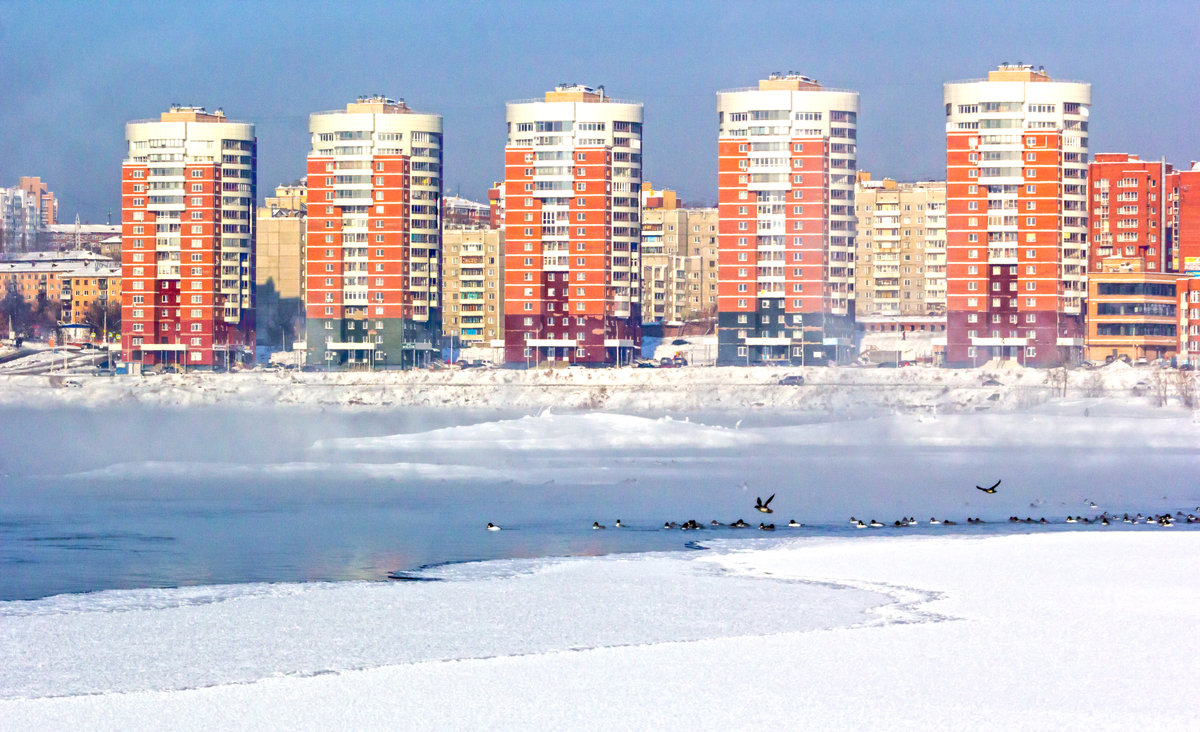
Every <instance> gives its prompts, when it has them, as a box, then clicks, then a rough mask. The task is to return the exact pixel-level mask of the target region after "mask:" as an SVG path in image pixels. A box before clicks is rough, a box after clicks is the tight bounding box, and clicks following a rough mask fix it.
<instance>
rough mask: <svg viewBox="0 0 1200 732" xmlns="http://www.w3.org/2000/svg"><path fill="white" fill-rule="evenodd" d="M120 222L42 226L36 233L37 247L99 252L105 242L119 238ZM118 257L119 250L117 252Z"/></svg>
mask: <svg viewBox="0 0 1200 732" xmlns="http://www.w3.org/2000/svg"><path fill="white" fill-rule="evenodd" d="M120 236H121V225H120V224H81V223H79V222H78V221H76V222H75V223H73V224H51V225H49V226H44V227H42V230H41V231H39V232H38V234H37V248H38V249H39V250H40V251H51V250H53V251H67V250H73V249H74V250H78V249H90V250H91V251H94V252H100V251H102V250H103V249H104V245H105V243H107V242H109V241H111V240H112V239H113V238H114V237H116V238H117V240H118V241H119V240H120ZM117 256H118V258H119V257H120V252H119V251H118V253H117Z"/></svg>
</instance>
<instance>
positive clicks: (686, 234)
mask: <svg viewBox="0 0 1200 732" xmlns="http://www.w3.org/2000/svg"><path fill="white" fill-rule="evenodd" d="M642 218H643V221H642V247H641V249H642V252H641V254H642V258H641V262H642V277H641V284H642V321H643V322H646V323H663V324H666V325H677V324H681V323H685V322H692V321H696V320H702V319H705V318H712V317H715V315H716V311H717V268H718V267H717V209H715V208H646V209H643V211H642Z"/></svg>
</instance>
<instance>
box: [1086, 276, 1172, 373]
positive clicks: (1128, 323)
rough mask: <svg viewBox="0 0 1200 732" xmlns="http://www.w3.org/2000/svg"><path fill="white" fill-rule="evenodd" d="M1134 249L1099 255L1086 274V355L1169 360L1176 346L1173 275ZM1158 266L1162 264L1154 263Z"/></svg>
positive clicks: (1096, 357)
mask: <svg viewBox="0 0 1200 732" xmlns="http://www.w3.org/2000/svg"><path fill="white" fill-rule="evenodd" d="M1150 264H1154V262H1150V263H1148V262H1147V261H1146V259H1145V256H1144V253H1142V255H1141V256H1139V254H1137V253H1135V254H1133V255H1131V256H1129V257H1116V256H1109V257H1105V258H1103V259H1101V260H1100V261H1099V263H1098V264H1097V265H1096V268H1095V269H1093V270H1091V272H1090V273H1089V275H1088V299H1087V358H1088V359H1089V360H1092V361H1107V360H1111V359H1113V358H1117V357H1120V356H1128V357H1129V358H1130V359H1132V360H1136V359H1139V358H1145V359H1147V360H1154V359H1158V358H1163V359H1170V358H1173V357H1174V356H1175V353H1176V350H1177V349H1178V346H1179V339H1178V335H1179V331H1178V326H1179V323H1178V309H1179V302H1178V292H1177V289H1176V283H1177V280H1178V279H1179V278H1178V276H1177V275H1174V274H1171V273H1167V272H1162V271H1158V270H1155V269H1152V268H1151V267H1150ZM1158 264H1161V262H1160V263H1158Z"/></svg>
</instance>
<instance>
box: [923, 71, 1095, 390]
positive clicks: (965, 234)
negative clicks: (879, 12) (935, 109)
mask: <svg viewBox="0 0 1200 732" xmlns="http://www.w3.org/2000/svg"><path fill="white" fill-rule="evenodd" d="M944 100H945V105H946V263H947V273H946V299H947V322H946V339H947V344H946V355H945V362H946V364H947V365H950V366H970V365H973V364H981V363H984V362H986V361H988V360H989V359H991V358H1010V359H1015V360H1017V361H1018V362H1019V363H1022V364H1027V365H1037V366H1050V365H1055V364H1058V363H1062V362H1063V361H1065V360H1070V359H1077V358H1080V357H1082V347H1083V336H1084V330H1083V314H1084V310H1083V300H1084V297H1085V294H1086V287H1085V282H1086V276H1087V269H1086V268H1087V208H1088V205H1087V204H1088V201H1087V166H1088V114H1089V107H1090V103H1091V85H1090V84H1086V83H1080V82H1062V81H1052V80H1051V78H1050V76H1049V75H1048V74H1047V73H1046V72H1045V71H1044V70H1043V69H1035V68H1034V67H1032V66H1028V65H1022V64H1016V65H1013V64H1009V65H1002V66H1000V67H999V68H997V69H996V70H994V71H991V72H990V73H989V74H988V77H987V79H981V80H971V81H961V82H953V83H948V84H946V85H945V92H944Z"/></svg>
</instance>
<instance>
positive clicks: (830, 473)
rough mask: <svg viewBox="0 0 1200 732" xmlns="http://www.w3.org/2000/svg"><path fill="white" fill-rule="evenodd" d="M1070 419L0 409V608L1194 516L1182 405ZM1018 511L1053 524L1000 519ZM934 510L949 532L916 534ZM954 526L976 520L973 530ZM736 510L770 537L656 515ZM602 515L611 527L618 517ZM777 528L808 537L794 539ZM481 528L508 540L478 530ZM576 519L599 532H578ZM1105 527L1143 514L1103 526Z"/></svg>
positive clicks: (1196, 469) (1189, 428)
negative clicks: (993, 487) (744, 543)
mask: <svg viewBox="0 0 1200 732" xmlns="http://www.w3.org/2000/svg"><path fill="white" fill-rule="evenodd" d="M1060 411H1061V410H1060ZM1075 412H1080V413H1081V412H1082V409H1079V410H1074V411H1072V410H1065V412H1062V413H1053V412H1045V411H1043V412H1031V413H1028V414H1017V415H988V416H968V417H958V418H951V417H945V418H940V419H934V418H914V417H899V416H892V415H882V416H881V415H876V416H873V417H869V416H865V415H860V416H858V417H856V418H853V419H849V418H846V417H844V416H843V417H841V418H836V419H835V418H824V419H822V418H820V417H817V418H814V417H813V416H812V415H807V416H804V417H800V416H793V415H784V414H757V415H755V416H754V417H753V418H747V419H744V420H741V421H739V419H738V418H737V416H731V415H728V414H723V415H712V414H709V415H704V414H691V415H672V416H670V417H665V416H663V415H661V414H656V415H640V416H635V415H621V414H609V413H566V412H564V413H543V414H540V415H523V414H518V413H511V412H510V413H499V412H482V411H471V410H417V409H398V410H394V411H390V412H365V411H364V412H357V413H356V412H352V411H329V412H319V411H311V410H302V409H297V408H286V409H274V410H270V409H268V410H263V409H256V410H247V409H243V410H226V409H215V408H204V409H195V408H193V409H188V410H171V409H144V408H137V409H135V408H120V407H119V408H115V409H107V410H92V409H85V408H66V409H59V410H55V411H50V410H38V409H19V408H8V409H5V410H3V412H2V413H0V446H2V447H0V600H14V599H34V598H41V597H46V596H50V595H57V594H62V593H76V592H91V591H98V590H107V589H127V588H154V587H177V586H193V585H214V584H220V585H223V584H237V583H249V582H307V581H342V580H362V579H367V580H372V579H384V578H386V577H387V575H388V574H389V572H396V571H400V572H406V571H412V570H417V569H419V568H421V567H424V566H428V565H434V564H442V563H448V562H461V561H468V560H478V559H497V558H521V557H539V556H557V555H575V556H587V555H600V554H612V553H619V552H641V551H651V550H677V549H684V548H687V547H690V546H695V545H696V544H695V542H700V543H701V544H703V542H704V541H706V540H711V539H716V538H721V539H729V538H745V539H748V540H754V541H760V540H763V539H764V538H765V537H772V538H774V539H776V540H777V539H778V538H780V537H784V536H788V537H794V536H797V535H814V534H815V535H832V534H841V533H848V532H854V531H855V530H854V529H852V528H851V525H850V524H849V523H848V522H847V519H848V518H849V517H850V516H852V515H853V516H856V517H858V518H862V519H864V520H869V519H872V518H876V519H878V520H879V521H881V522H883V523H885V524H889V525H890V524H891V523H892V522H893V521H894V520H895V519H898V518H900V517H902V516H915V517H916V518H918V519H920V520H921V525H920V526H918V527H914V528H911V529H903V530H901V529H893V528H890V527H889V528H886V529H880V530H878V531H875V532H871V531H868V532H865V533H866V534H869V535H880V534H885V533H887V534H894V533H896V532H898V531H909V532H914V533H934V532H941V533H950V532H974V533H981V532H991V533H1005V532H1014V531H1017V532H1020V531H1063V530H1067V529H1072V530H1075V529H1080V530H1093V528H1094V530H1097V531H1098V530H1101V529H1100V528H1099V527H1081V526H1078V525H1076V526H1068V525H1066V524H1064V523H1063V520H1064V519H1065V517H1066V516H1067V515H1076V514H1086V515H1095V514H1098V513H1099V512H1100V511H1105V510H1107V511H1109V512H1115V513H1117V514H1118V515H1120V514H1122V513H1124V512H1129V513H1131V514H1133V513H1136V512H1142V513H1149V512H1151V511H1167V510H1170V511H1172V512H1173V511H1176V510H1183V511H1185V512H1186V511H1189V510H1192V509H1193V508H1195V505H1196V503H1197V502H1198V498H1200V497H1198V495H1197V488H1196V486H1195V483H1194V476H1196V475H1200V455H1198V454H1197V451H1196V450H1195V449H1194V447H1189V446H1188V445H1189V444H1190V445H1195V444H1196V441H1195V432H1196V425H1195V424H1194V423H1193V422H1192V421H1191V419H1190V415H1189V416H1183V415H1179V414H1177V413H1165V412H1164V413H1157V412H1150V413H1141V412H1137V413H1130V414H1125V413H1122V414H1119V415H1110V416H1109V418H1105V416H1104V407H1103V405H1099V406H1097V405H1092V409H1091V410H1090V414H1091V415H1092V416H1090V417H1086V418H1084V417H1082V416H1081V415H1080V414H1076V413H1075ZM814 420H815V421H814ZM1189 441H1190V442H1189ZM996 479H1003V481H1004V482H1003V484H1002V485H1001V488H1000V491H999V492H998V493H997V494H995V495H985V494H983V493H980V492H978V491H976V490H975V488H974V486H975V485H977V484H983V485H990V484H991V483H993V482H995V480H996ZM772 493H774V494H776V498H775V501H774V502H773V503H772V506H773V507H774V508H775V509H776V513H774V514H772V515H771V516H764V515H762V514H759V513H757V512H756V511H755V510H754V508H753V506H754V502H755V498H756V497H757V496H760V495H761V496H763V497H764V498H765V497H766V496H767V495H770V494H772ZM1093 502H1094V503H1096V504H1097V508H1095V509H1092V508H1090V507H1089V504H1090V503H1093ZM1014 514H1015V515H1019V516H1021V517H1025V516H1030V517H1032V518H1034V519H1037V518H1040V517H1043V516H1044V517H1046V518H1047V520H1048V521H1050V522H1051V524H1050V525H1049V526H1047V527H1040V526H1034V527H1031V526H1028V525H1025V524H1016V525H1013V524H1009V523H1008V522H1007V521H1006V519H1007V517H1008V516H1010V515H1014ZM932 516H936V517H939V518H951V519H954V520H955V521H958V522H959V524H960V525H959V526H957V527H953V528H951V527H944V526H943V527H937V526H928V525H927V524H926V522H927V521H928V520H929V518H930V517H932ZM968 516H978V517H982V518H984V519H986V520H988V521H989V522H991V523H989V524H988V525H986V526H983V527H977V526H967V525H965V522H966V518H967V517H968ZM738 518H742V519H745V520H746V521H747V522H749V523H751V525H752V526H757V525H758V523H759V522H760V521H762V520H764V519H765V520H767V521H773V522H774V523H775V524H776V525H777V527H778V528H779V530H777V531H776V532H775V533H774V534H773V535H771V534H761V533H760V532H758V531H756V530H751V529H748V530H742V531H735V530H732V529H728V528H717V529H712V528H706V530H704V531H690V532H685V531H680V530H663V528H662V527H663V523H664V522H666V521H675V522H682V521H684V520H687V519H696V520H698V521H699V522H701V524H703V525H706V526H707V525H708V524H709V522H710V521H711V520H714V519H716V520H719V521H721V522H723V523H728V522H731V521H733V520H735V519H738ZM617 519H621V520H622V522H623V523H624V524H626V525H627V526H628V527H629V528H627V529H621V530H618V529H616V527H615V521H616V520H617ZM789 519H795V520H797V521H800V522H803V523H804V524H806V526H805V527H804V528H802V529H792V530H788V529H786V528H785V525H786V524H787V522H788V521H789ZM489 521H490V522H494V523H496V524H499V525H500V526H502V527H503V528H504V530H503V531H500V532H488V531H486V530H484V526H485V525H486V524H487V523H488V522H489ZM593 521H599V522H600V523H601V524H605V525H607V526H608V529H607V530H605V531H594V530H592V529H591V526H592V522H593ZM1179 528H1180V529H1186V528H1191V527H1185V526H1183V525H1181V526H1180V527H1179ZM1121 529H1129V530H1137V529H1139V527H1129V526H1120V525H1118V526H1115V527H1113V529H1112V530H1121ZM1140 529H1141V530H1147V529H1148V527H1144V526H1143V527H1140Z"/></svg>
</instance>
